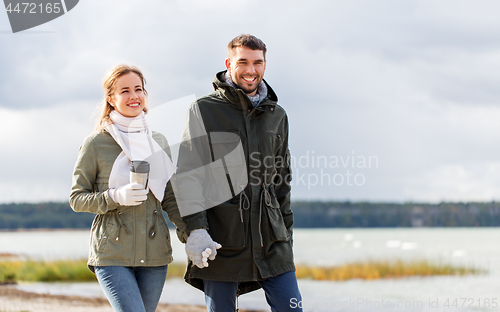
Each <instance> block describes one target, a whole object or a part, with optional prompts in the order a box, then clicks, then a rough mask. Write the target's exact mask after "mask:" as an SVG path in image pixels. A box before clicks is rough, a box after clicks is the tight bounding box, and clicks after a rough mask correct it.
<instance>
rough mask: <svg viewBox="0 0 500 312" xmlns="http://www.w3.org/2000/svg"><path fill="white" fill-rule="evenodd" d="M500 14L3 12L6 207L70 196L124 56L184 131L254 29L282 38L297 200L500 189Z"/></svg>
mask: <svg viewBox="0 0 500 312" xmlns="http://www.w3.org/2000/svg"><path fill="white" fill-rule="evenodd" d="M499 10H500V2H498V1H494V0H492V1H483V0H474V1H472V0H468V1H463V0H453V1H450V0H439V1H436V0H432V1H423V0H422V1H417V0H350V1H345V0H344V1H338V0H311V1H297V0H289V1H278V0H267V1H258V0H253V1H246V0H244V1H235V0H232V1H229V0H175V1H171V0H148V1H129V0H107V1H97V0H85V1H80V2H79V3H78V5H77V6H76V7H75V8H73V9H72V10H71V11H69V12H67V13H66V14H64V15H62V16H61V17H59V18H57V19H55V20H53V21H50V22H48V23H46V24H43V25H40V26H38V27H35V28H32V29H29V30H26V31H23V32H19V33H15V34H14V33H12V31H11V28H10V24H9V20H8V17H7V13H6V12H5V11H1V10H0V46H1V49H0V92H1V93H0V94H1V96H0V118H1V120H2V122H0V132H1V133H3V135H1V136H0V152H1V153H0V164H1V166H0V168H1V173H0V203H10V202H40V201H66V200H68V196H69V191H70V188H71V177H72V171H73V166H74V163H75V161H76V158H77V155H78V149H79V146H80V144H81V143H82V141H83V139H84V138H85V137H86V136H87V135H89V134H90V132H91V131H92V129H93V126H94V123H95V119H96V117H97V115H96V109H97V107H98V105H99V103H100V101H101V98H102V89H101V88H102V87H101V82H102V78H103V76H104V74H105V72H106V71H107V70H108V69H110V68H111V67H113V66H115V65H118V64H121V63H126V64H130V65H135V66H138V67H139V68H140V69H141V70H142V71H143V73H144V75H145V77H146V80H147V85H146V88H147V90H148V92H149V104H150V106H151V108H152V109H151V112H150V116H151V117H152V118H153V119H154V120H156V121H157V122H155V124H156V125H157V126H158V128H160V129H158V130H161V131H162V132H164V131H167V132H168V133H164V134H165V135H166V136H167V138H168V139H169V141H171V142H174V143H175V141H176V140H177V138H178V137H177V132H176V131H174V130H172V131H169V130H165V129H168V128H169V126H172V127H170V128H175V127H173V126H174V125H177V124H179V121H180V120H183V119H184V113H185V107H187V105H189V102H190V101H191V100H192V99H193V98H194V97H200V96H203V95H205V94H208V93H209V92H211V91H212V90H213V89H212V80H213V78H214V76H215V74H216V73H217V72H218V71H221V70H224V69H225V67H224V60H225V58H226V57H227V48H226V47H227V44H228V42H229V41H230V40H231V39H232V38H234V37H235V36H237V35H239V34H242V33H250V34H253V35H255V36H257V37H259V38H260V39H262V40H263V41H264V42H265V43H266V45H267V48H268V53H267V56H266V58H267V69H266V72H265V75H264V78H265V79H266V81H267V82H268V83H269V84H270V85H271V87H272V88H273V90H274V91H275V92H276V94H277V95H278V99H279V104H280V105H281V106H282V107H283V108H285V110H286V111H287V114H288V117H289V122H290V138H289V140H290V150H291V153H292V157H293V159H292V162H293V168H292V170H293V181H292V200H338V201H373V202H428V203H437V202H441V201H492V200H499V199H500V122H499V121H500V101H499V100H500V93H499V92H498V90H499V88H498V86H499V85H500V77H499V74H498V73H500V37H499V36H498V34H499V33H500V19H498V11H499ZM165 107H168V108H169V109H167V110H165V109H164V108H165ZM155 108H156V112H157V113H156V114H155ZM162 116H165V118H164V119H163V117H162ZM177 128H178V127H177Z"/></svg>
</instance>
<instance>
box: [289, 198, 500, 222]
mask: <svg viewBox="0 0 500 312" xmlns="http://www.w3.org/2000/svg"><path fill="white" fill-rule="evenodd" d="M292 210H293V212H294V217H295V226H296V227H307V228H311V227H319V228H323V227H339V228H342V227H368V228H370V227H460V226H464V227H465V226H468V227H474V226H499V225H500V203H496V202H472V203H439V204H419V203H403V204H399V203H368V202H359V203H351V202H306V201H297V202H293V203H292Z"/></svg>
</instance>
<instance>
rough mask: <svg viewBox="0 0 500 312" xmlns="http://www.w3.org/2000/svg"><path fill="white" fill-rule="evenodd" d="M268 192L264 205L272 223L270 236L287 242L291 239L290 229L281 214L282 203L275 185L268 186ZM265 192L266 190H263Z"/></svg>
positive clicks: (275, 239)
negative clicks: (277, 195)
mask: <svg viewBox="0 0 500 312" xmlns="http://www.w3.org/2000/svg"><path fill="white" fill-rule="evenodd" d="M268 190H269V191H268V192H266V194H265V196H264V203H263V204H264V205H265V206H266V208H267V209H266V212H267V218H268V220H269V225H270V228H271V230H270V233H269V234H270V238H271V241H273V242H286V241H288V240H290V236H289V235H288V230H287V228H286V226H285V222H284V221H283V215H282V214H281V210H280V205H279V203H278V199H277V197H276V192H275V191H274V187H273V186H272V185H271V186H268ZM263 191H264V192H265V190H263Z"/></svg>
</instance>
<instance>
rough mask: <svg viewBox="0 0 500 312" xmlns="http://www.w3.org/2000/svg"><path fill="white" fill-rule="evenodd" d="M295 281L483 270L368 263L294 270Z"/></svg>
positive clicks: (415, 263)
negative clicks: (297, 279)
mask: <svg viewBox="0 0 500 312" xmlns="http://www.w3.org/2000/svg"><path fill="white" fill-rule="evenodd" d="M296 273H297V278H307V279H313V280H320V281H324V280H328V281H346V280H349V279H365V280H376V279H387V278H404V277H410V276H437V275H469V274H484V273H486V272H485V271H484V270H480V269H476V268H472V267H465V266H452V265H449V264H442V263H432V262H430V261H428V260H417V261H411V262H405V261H402V260H394V261H388V260H379V261H375V260H370V261H365V262H355V263H349V264H345V265H341V266H334V267H312V266H302V265H298V266H297V272H296Z"/></svg>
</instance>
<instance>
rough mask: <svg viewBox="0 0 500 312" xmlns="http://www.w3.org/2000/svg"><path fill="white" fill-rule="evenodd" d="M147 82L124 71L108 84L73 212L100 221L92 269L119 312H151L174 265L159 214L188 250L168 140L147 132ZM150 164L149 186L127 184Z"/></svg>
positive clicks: (76, 182) (87, 144) (83, 152)
mask: <svg viewBox="0 0 500 312" xmlns="http://www.w3.org/2000/svg"><path fill="white" fill-rule="evenodd" d="M144 84H145V79H144V76H143V75H142V73H141V71H140V70H139V69H138V68H136V67H130V66H126V65H119V66H117V67H115V68H114V69H112V70H111V71H110V73H109V74H108V75H107V76H106V77H105V80H104V83H103V88H104V92H105V94H104V100H103V104H102V114H101V116H100V118H99V120H98V124H97V129H96V131H95V132H94V133H93V134H91V135H90V136H88V137H87V138H86V139H85V140H84V141H83V144H82V146H81V147H80V152H79V155H78V160H77V162H76V165H75V170H74V173H73V186H72V189H71V195H70V205H71V208H72V209H73V210H74V211H77V212H80V211H84V212H90V213H95V214H97V215H96V217H95V218H94V221H93V224H92V228H91V240H90V252H89V260H88V266H89V268H90V270H92V271H93V272H94V273H95V274H96V276H97V280H98V281H99V284H100V285H101V287H102V289H103V291H104V293H105V294H106V297H107V298H108V300H109V302H110V303H111V306H112V307H113V308H114V310H115V311H120V312H125V311H133V312H139V311H141V312H143V311H144V312H154V311H155V310H156V307H157V305H158V301H159V299H160V295H161V292H162V289H163V285H164V283H165V278H166V275H167V265H168V264H169V263H170V262H172V248H171V246H170V236H169V231H168V228H167V224H166V221H165V218H164V217H163V215H162V213H161V209H163V210H165V211H166V212H167V214H168V217H169V218H170V220H172V222H174V223H175V225H176V227H177V235H178V236H179V239H180V240H181V241H183V242H185V240H186V238H187V236H186V234H185V224H184V223H183V222H182V219H181V217H180V214H179V211H178V209H177V203H176V201H175V198H174V193H173V190H172V187H171V184H170V182H169V181H168V180H169V178H170V176H171V175H172V174H173V172H174V166H173V164H172V162H171V161H170V155H167V153H168V154H170V150H169V148H168V144H167V141H166V139H165V137H164V136H163V135H161V134H159V133H156V132H152V131H151V130H150V129H149V125H148V120H147V118H146V113H147V106H146V102H147V92H146V90H145V89H144ZM144 160H145V161H148V162H149V165H150V174H149V180H148V183H147V186H146V185H142V184H140V183H130V182H129V181H130V164H131V161H144Z"/></svg>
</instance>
